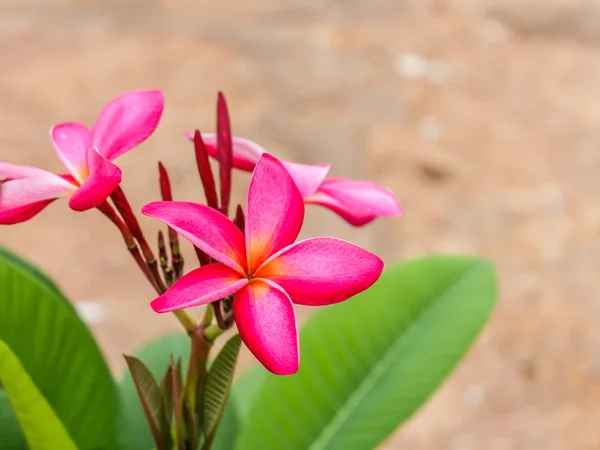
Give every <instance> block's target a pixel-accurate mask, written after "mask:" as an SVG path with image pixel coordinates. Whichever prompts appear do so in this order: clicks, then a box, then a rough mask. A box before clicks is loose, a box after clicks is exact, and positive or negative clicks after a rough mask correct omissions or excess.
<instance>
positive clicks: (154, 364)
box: [119, 333, 190, 450]
mask: <svg viewBox="0 0 600 450" xmlns="http://www.w3.org/2000/svg"><path fill="white" fill-rule="evenodd" d="M189 354H190V338H189V337H188V336H187V335H185V334H183V333H177V334H170V335H167V336H163V337H161V338H158V339H155V340H153V341H151V342H149V343H148V344H146V345H145V346H144V347H142V348H141V349H140V350H138V351H137V352H136V354H135V355H136V357H137V358H139V359H140V360H141V361H143V362H144V364H145V365H146V367H148V369H149V370H150V373H152V375H153V376H154V377H156V378H157V379H158V378H159V377H161V376H162V375H163V374H164V373H165V371H166V370H167V367H169V363H170V357H171V355H173V358H174V359H175V360H176V361H177V360H180V359H183V361H185V365H184V367H183V370H186V368H187V361H188V358H189ZM119 390H120V393H121V398H122V401H123V407H124V415H125V416H126V417H127V421H126V425H125V426H126V427H127V429H126V432H125V434H126V442H127V445H125V446H124V448H126V449H127V450H148V449H150V448H152V446H153V445H154V439H153V438H152V433H151V431H150V427H149V426H148V421H147V420H146V417H145V415H144V411H143V409H142V405H141V403H140V401H139V397H138V394H137V391H136V388H135V385H134V383H133V380H132V378H131V373H129V370H126V371H125V372H124V374H123V380H122V381H121V383H120V384H119Z"/></svg>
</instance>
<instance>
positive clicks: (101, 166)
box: [69, 148, 121, 211]
mask: <svg viewBox="0 0 600 450" xmlns="http://www.w3.org/2000/svg"><path fill="white" fill-rule="evenodd" d="M88 169H89V175H88V177H87V178H86V179H85V181H84V182H83V184H82V185H81V186H80V187H79V189H77V192H75V194H73V196H72V197H71V199H70V200H69V206H70V207H71V208H72V209H74V210H75V211H87V210H88V209H92V208H95V207H96V206H98V205H100V203H102V202H103V201H104V200H106V199H107V198H108V197H110V194H112V192H113V191H114V190H115V188H116V187H117V186H118V185H119V184H120V183H121V169H119V168H118V167H117V166H115V165H114V164H113V163H111V162H110V161H108V160H107V159H106V158H104V157H103V156H102V155H101V154H100V153H99V152H98V150H97V149H96V148H93V149H92V150H91V151H90V152H89V153H88Z"/></svg>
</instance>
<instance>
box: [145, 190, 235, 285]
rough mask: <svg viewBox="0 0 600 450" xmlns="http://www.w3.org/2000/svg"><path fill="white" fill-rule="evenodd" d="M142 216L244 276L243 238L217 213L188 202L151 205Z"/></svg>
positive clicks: (227, 220)
mask: <svg viewBox="0 0 600 450" xmlns="http://www.w3.org/2000/svg"><path fill="white" fill-rule="evenodd" d="M142 214H145V215H147V216H150V217H154V218H155V219H158V220H160V221H162V222H164V223H165V224H167V225H168V226H170V227H171V228H172V229H174V230H175V231H177V232H178V233H179V234H181V235H182V236H183V237H185V238H186V239H187V240H189V241H190V242H191V243H192V244H194V245H195V246H196V247H198V248H199V249H200V250H202V251H203V252H204V253H206V254H208V255H209V256H212V257H213V258H214V259H216V260H217V261H219V262H221V263H223V264H225V265H226V266H228V267H230V268H232V269H233V270H235V271H237V272H239V273H241V274H244V273H245V268H246V249H245V247H244V236H243V234H242V233H241V231H240V230H239V229H238V228H237V227H236V226H235V224H234V223H233V222H232V221H231V220H229V219H228V218H227V217H225V216H224V215H223V214H221V213H220V212H219V211H217V210H215V209H213V208H209V207H208V206H205V205H199V204H197V203H190V202H152V203H149V204H147V205H146V206H144V207H143V208H142Z"/></svg>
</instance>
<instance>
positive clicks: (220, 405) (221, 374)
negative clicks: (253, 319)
mask: <svg viewBox="0 0 600 450" xmlns="http://www.w3.org/2000/svg"><path fill="white" fill-rule="evenodd" d="M241 344H242V339H241V338H240V335H239V334H236V335H235V336H233V337H232V338H231V339H229V341H227V343H226V344H225V345H224V346H223V349H222V350H221V351H220V352H219V354H218V355H217V357H216V359H215V361H214V362H213V363H212V365H211V366H210V370H209V371H208V375H207V377H206V384H205V385H204V395H203V399H204V400H203V405H202V406H203V414H202V418H203V424H202V427H203V430H204V435H205V436H206V440H207V442H208V444H209V445H210V443H211V442H212V440H213V439H214V436H215V433H216V431H217V427H218V426H219V422H220V420H221V417H222V415H223V411H224V409H225V405H226V403H227V398H228V397H229V390H230V389H231V382H232V380H233V372H234V370H235V364H236V362H237V357H238V354H239V352H240V345H241ZM206 448H209V447H206Z"/></svg>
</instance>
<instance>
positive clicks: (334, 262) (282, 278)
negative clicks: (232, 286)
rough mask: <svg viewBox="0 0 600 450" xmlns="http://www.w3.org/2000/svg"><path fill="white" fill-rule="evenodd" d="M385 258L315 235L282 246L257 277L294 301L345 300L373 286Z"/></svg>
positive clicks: (352, 245) (334, 301) (300, 302)
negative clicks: (273, 285) (285, 293)
mask: <svg viewBox="0 0 600 450" xmlns="http://www.w3.org/2000/svg"><path fill="white" fill-rule="evenodd" d="M382 270H383V261H381V259H379V258H378V257H377V256H375V255H374V254H372V253H370V252H368V251H366V250H364V249H362V248H360V247H358V246H357V245H354V244H351V243H350V242H346V241H343V240H341V239H335V238H314V239H307V240H305V241H300V242H298V243H296V244H294V245H291V246H289V247H287V248H285V249H283V250H282V251H281V252H280V253H278V254H277V255H274V256H273V258H272V259H270V260H269V261H267V262H266V263H265V265H264V266H262V267H261V268H259V269H258V270H257V271H256V274H255V276H256V277H261V278H268V279H269V280H272V281H274V282H275V283H277V284H279V285H280V286H281V287H282V288H283V289H284V290H285V291H286V292H287V293H288V294H289V296H290V297H291V298H292V300H293V301H294V302H295V303H299V304H301V305H310V306H321V305H329V304H332V303H338V302H342V301H344V300H346V299H348V298H350V297H352V296H354V295H356V294H358V293H359V292H362V291H364V290H365V289H368V288H369V287H371V285H372V284H373V283H375V281H377V279H378V278H379V276H380V275H381V271H382Z"/></svg>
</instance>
